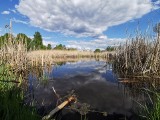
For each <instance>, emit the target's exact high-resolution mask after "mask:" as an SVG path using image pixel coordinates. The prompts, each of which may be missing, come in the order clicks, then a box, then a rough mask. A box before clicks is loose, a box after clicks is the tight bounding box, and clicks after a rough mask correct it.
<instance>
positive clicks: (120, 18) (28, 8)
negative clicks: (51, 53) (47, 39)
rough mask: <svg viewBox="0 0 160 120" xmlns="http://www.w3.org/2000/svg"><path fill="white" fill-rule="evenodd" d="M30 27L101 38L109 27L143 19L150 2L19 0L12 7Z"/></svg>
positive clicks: (149, 8)
mask: <svg viewBox="0 0 160 120" xmlns="http://www.w3.org/2000/svg"><path fill="white" fill-rule="evenodd" d="M15 7H16V9H17V10H18V11H19V12H20V13H21V14H23V15H25V16H27V17H28V18H29V20H30V24H31V25H33V26H37V27H40V28H42V29H45V30H48V31H53V32H61V33H63V34H66V35H75V36H77V37H82V36H90V37H99V36H100V37H102V36H103V37H104V35H103V32H104V31H105V30H107V28H108V27H110V26H114V25H119V24H121V23H125V22H127V21H129V20H133V19H136V18H140V17H142V16H143V15H144V14H146V13H148V12H150V11H151V9H152V7H153V4H152V2H151V0H132V1H131V0H43V1H42V0H34V1H33V0H20V2H19V4H18V5H16V6H15Z"/></svg>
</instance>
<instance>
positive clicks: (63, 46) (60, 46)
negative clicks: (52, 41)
mask: <svg viewBox="0 0 160 120" xmlns="http://www.w3.org/2000/svg"><path fill="white" fill-rule="evenodd" d="M54 49H55V50H65V49H66V46H65V45H62V44H59V45H56V47H54Z"/></svg>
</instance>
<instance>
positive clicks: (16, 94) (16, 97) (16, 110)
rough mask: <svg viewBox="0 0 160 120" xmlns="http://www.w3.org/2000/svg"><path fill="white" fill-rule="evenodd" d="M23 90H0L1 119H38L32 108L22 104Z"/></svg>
mask: <svg viewBox="0 0 160 120" xmlns="http://www.w3.org/2000/svg"><path fill="white" fill-rule="evenodd" d="M23 95H24V94H23V92H22V91H21V90H20V89H18V88H13V89H11V90H8V91H0V115H1V116H0V119H1V120H39V119H40V117H39V116H38V115H37V114H36V111H35V109H34V108H31V107H28V106H26V105H24V104H23Z"/></svg>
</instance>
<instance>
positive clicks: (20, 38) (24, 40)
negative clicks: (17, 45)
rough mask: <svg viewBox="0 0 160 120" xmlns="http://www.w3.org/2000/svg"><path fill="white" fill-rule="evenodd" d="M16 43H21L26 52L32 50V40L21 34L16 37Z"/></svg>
mask: <svg viewBox="0 0 160 120" xmlns="http://www.w3.org/2000/svg"><path fill="white" fill-rule="evenodd" d="M16 40H17V41H22V43H23V44H25V45H26V46H27V50H30V49H31V48H32V43H31V42H32V40H31V38H29V37H28V36H27V35H25V34H23V33H19V34H18V35H17V37H16Z"/></svg>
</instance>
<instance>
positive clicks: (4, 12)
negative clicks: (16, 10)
mask: <svg viewBox="0 0 160 120" xmlns="http://www.w3.org/2000/svg"><path fill="white" fill-rule="evenodd" d="M1 14H3V15H8V14H10V12H9V11H3V12H1Z"/></svg>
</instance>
